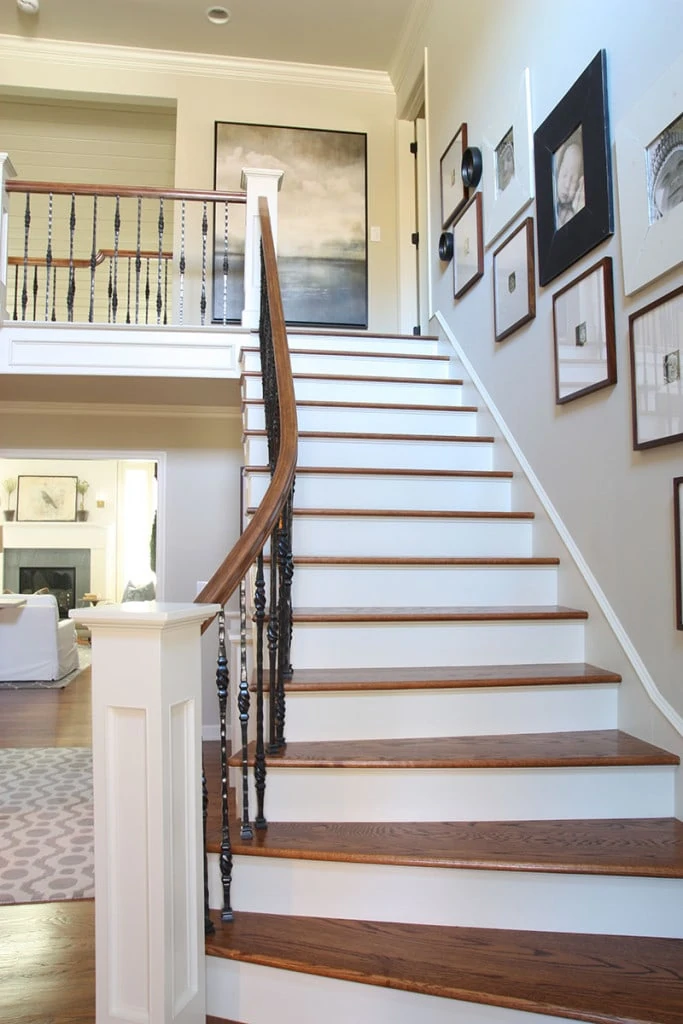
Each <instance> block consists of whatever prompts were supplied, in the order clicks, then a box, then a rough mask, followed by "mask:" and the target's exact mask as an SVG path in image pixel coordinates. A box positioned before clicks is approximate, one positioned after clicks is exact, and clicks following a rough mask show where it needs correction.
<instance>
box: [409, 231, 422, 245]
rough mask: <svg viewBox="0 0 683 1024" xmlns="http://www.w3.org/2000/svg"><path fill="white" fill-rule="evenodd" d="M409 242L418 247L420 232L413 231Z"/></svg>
mask: <svg viewBox="0 0 683 1024" xmlns="http://www.w3.org/2000/svg"><path fill="white" fill-rule="evenodd" d="M410 241H411V243H412V244H413V245H417V246H419V244H420V232H419V231H413V233H412V235H411V236H410Z"/></svg>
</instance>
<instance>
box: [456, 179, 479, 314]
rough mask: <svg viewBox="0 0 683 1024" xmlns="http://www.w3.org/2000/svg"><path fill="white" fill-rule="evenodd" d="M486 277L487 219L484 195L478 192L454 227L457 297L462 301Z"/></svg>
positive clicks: (459, 216)
mask: <svg viewBox="0 0 683 1024" xmlns="http://www.w3.org/2000/svg"><path fill="white" fill-rule="evenodd" d="M473 246H474V252H472V247H473ZM483 274H484V216H483V213H482V198H481V192H475V194H474V195H473V196H472V198H471V199H470V200H469V201H468V202H467V204H466V205H465V206H464V207H463V209H462V210H461V211H460V213H459V214H458V219H457V220H456V221H455V222H454V224H453V298H455V299H460V298H462V296H463V295H464V294H465V292H467V291H469V289H470V288H471V287H472V285H473V284H476V282H477V281H478V280H479V278H480V277H482V276H483Z"/></svg>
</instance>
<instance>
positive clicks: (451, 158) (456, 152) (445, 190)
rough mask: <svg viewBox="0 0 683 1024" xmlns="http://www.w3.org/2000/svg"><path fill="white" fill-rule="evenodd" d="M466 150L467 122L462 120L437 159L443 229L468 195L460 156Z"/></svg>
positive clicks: (468, 191)
mask: <svg viewBox="0 0 683 1024" xmlns="http://www.w3.org/2000/svg"><path fill="white" fill-rule="evenodd" d="M466 150H467V124H466V123H465V122H464V121H463V123H462V124H461V125H460V127H459V128H458V130H457V132H456V133H455V135H454V136H453V138H452V139H451V141H450V142H449V143H448V145H447V146H446V148H445V150H444V152H443V153H442V155H441V159H440V160H439V181H440V183H441V227H442V228H443V229H444V230H445V229H446V228H447V227H448V226H449V225H450V224H452V223H453V221H454V220H455V216H456V214H457V213H458V211H459V210H461V209H462V208H463V206H464V205H465V203H466V202H467V200H468V199H469V196H470V190H469V188H468V186H467V184H466V183H465V179H464V178H463V174H462V158H463V154H464V153H465V151H466Z"/></svg>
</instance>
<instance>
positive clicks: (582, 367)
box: [553, 256, 617, 405]
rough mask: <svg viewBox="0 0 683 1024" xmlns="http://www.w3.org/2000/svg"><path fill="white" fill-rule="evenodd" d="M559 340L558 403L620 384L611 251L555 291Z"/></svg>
mask: <svg viewBox="0 0 683 1024" xmlns="http://www.w3.org/2000/svg"><path fill="white" fill-rule="evenodd" d="M553 340H554V348H555V401H556V403H557V405H563V404H564V403H565V402H572V401H574V399H575V398H581V397H582V396H583V395H588V394H591V393H592V392H593V391H600V390H601V389H602V388H606V387H610V386H611V385H613V384H616V382H617V351H616V341H615V327H614V283H613V273H612V258H611V256H605V257H604V259H601V260H599V261H598V262H597V263H595V264H594V265H593V266H592V267H590V268H589V269H588V270H585V271H584V272H583V274H580V275H579V276H578V277H577V278H575V279H574V280H573V281H571V282H570V283H569V284H567V285H565V286H564V288H561V289H560V290H559V291H558V292H555V294H554V295H553ZM577 349H581V350H582V351H581V352H580V353H577Z"/></svg>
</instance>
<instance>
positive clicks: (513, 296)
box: [493, 217, 536, 341]
mask: <svg viewBox="0 0 683 1024" xmlns="http://www.w3.org/2000/svg"><path fill="white" fill-rule="evenodd" d="M493 316H494V324H495V336H496V341H502V340H503V338H507V337H508V335H510V334H512V333H513V332H514V331H516V330H518V329H519V328H520V327H521V326H522V324H526V323H528V322H529V320H533V318H534V317H535V316H536V270H535V266H534V221H533V218H532V217H527V218H526V220H525V221H524V222H523V223H522V224H520V226H519V227H518V228H517V230H516V231H514V232H513V233H512V234H511V235H510V237H509V238H507V239H506V240H505V241H504V242H503V244H502V245H500V246H499V247H498V248H497V249H496V251H495V252H494V254H493Z"/></svg>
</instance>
